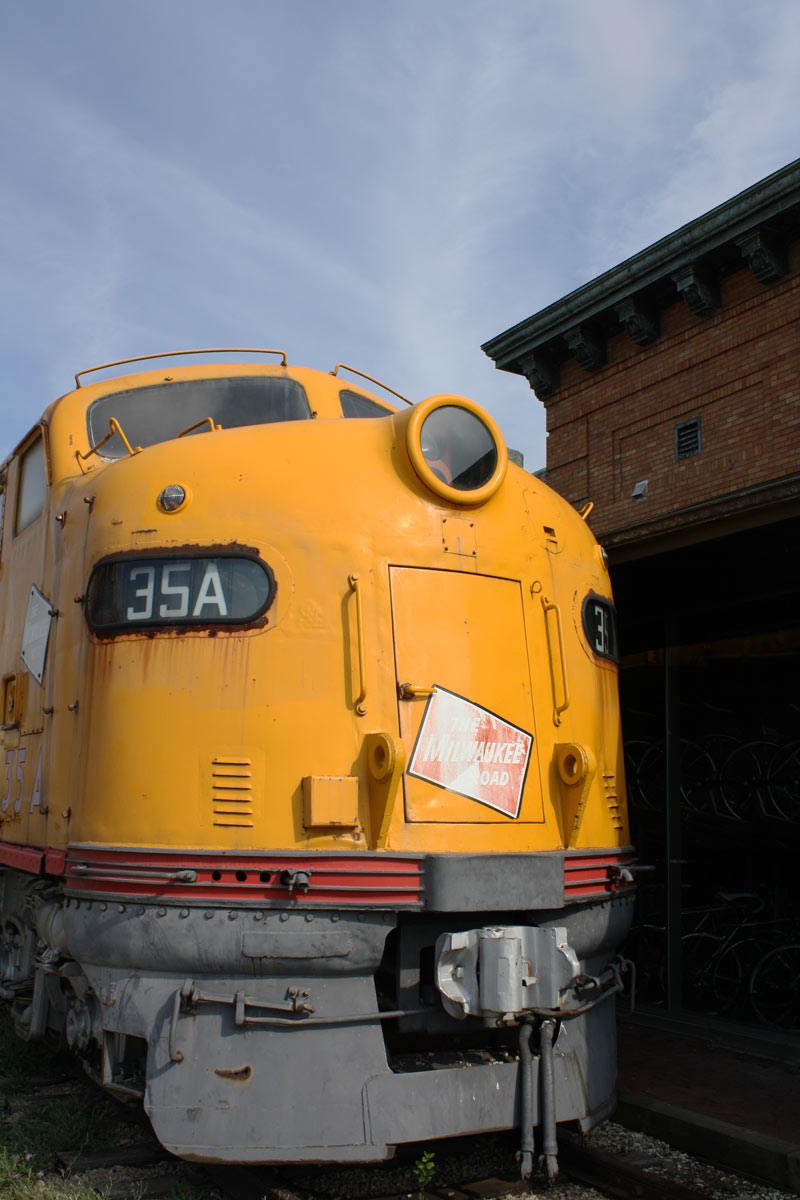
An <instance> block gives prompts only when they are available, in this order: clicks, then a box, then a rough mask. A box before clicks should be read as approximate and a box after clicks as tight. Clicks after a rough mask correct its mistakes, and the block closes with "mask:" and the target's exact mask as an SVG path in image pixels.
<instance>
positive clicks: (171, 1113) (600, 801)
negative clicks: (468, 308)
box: [0, 351, 633, 1172]
mask: <svg viewBox="0 0 800 1200" xmlns="http://www.w3.org/2000/svg"><path fill="white" fill-rule="evenodd" d="M186 353H200V352H186ZM226 353H230V352H226ZM236 353H237V354H238V358H237V361H236V362H234V363H230V362H228V363H226V362H224V361H219V356H220V355H221V354H222V352H205V355H206V357H208V356H209V354H215V355H217V361H215V362H213V363H211V364H209V362H207V361H203V362H201V361H199V360H197V359H191V360H189V361H190V363H191V365H186V364H185V362H183V360H181V362H180V363H179V364H178V365H177V366H174V365H172V363H173V362H174V361H176V359H177V356H170V364H169V365H168V366H167V367H166V368H165V367H164V366H161V367H160V368H153V367H152V365H151V364H150V363H149V362H148V363H147V369H144V370H143V369H141V368H138V373H136V374H128V375H122V376H117V377H108V368H116V367H119V366H121V365H123V364H118V363H112V364H106V367H105V368H104V374H105V377H104V378H103V379H102V381H101V382H88V380H87V377H88V375H89V372H81V373H79V374H78V375H77V376H76V381H75V382H76V386H75V389H74V390H72V391H71V392H69V393H68V394H66V395H65V396H62V397H61V398H60V399H59V400H57V401H55V402H54V403H53V404H52V405H51V406H50V408H49V409H48V410H47V411H46V413H45V414H44V416H43V417H42V419H41V421H40V422H39V423H38V424H37V425H36V426H35V428H34V429H33V430H32V431H31V433H30V434H29V435H28V436H27V437H26V438H25V439H24V440H23V441H22V442H21V443H20V445H19V446H18V447H17V448H16V450H15V451H14V452H13V454H11V455H10V457H9V458H8V459H7V460H6V462H5V464H4V465H3V467H2V475H0V484H1V485H2V491H3V498H4V501H5V505H4V520H3V528H2V547H1V554H0V630H1V632H2V640H1V641H0V654H1V655H2V657H1V658H0V672H1V673H2V684H1V686H2V695H1V697H0V702H1V703H2V737H3V749H4V755H5V759H4V763H5V772H4V780H3V781H2V782H0V789H2V794H1V795H0V875H2V889H1V890H0V895H1V896H2V903H3V907H2V914H1V918H2V929H1V930H0V996H2V998H3V999H4V1000H6V1001H7V1002H8V1006H9V1007H10V1011H11V1015H12V1018H13V1020H14V1022H15V1025H16V1028H17V1030H18V1032H19V1033H20V1034H21V1035H22V1036H23V1037H26V1038H30V1039H33V1038H39V1037H43V1036H45V1035H46V1034H50V1033H54V1034H57V1035H59V1036H61V1037H62V1038H63V1039H64V1040H65V1041H66V1043H68V1045H69V1046H70V1047H71V1048H72V1049H73V1050H75V1051H76V1052H78V1053H80V1054H81V1055H82V1056H83V1057H84V1059H85V1060H86V1063H87V1065H88V1066H89V1068H90V1069H91V1070H92V1071H93V1072H94V1073H95V1075H96V1077H97V1078H98V1079H99V1080H100V1081H101V1082H102V1084H103V1085H104V1086H106V1087H107V1088H110V1089H112V1090H114V1091H116V1092H117V1093H119V1094H125V1095H135V1096H140V1097H141V1098H142V1099H143V1102H144V1106H145V1109H146V1111H147V1113H148V1116H149V1118H150V1120H151V1122H152V1124H153V1127H154V1129H155V1132H156V1134H157V1136H158V1137H159V1139H160V1140H161V1142H162V1143H163V1144H164V1145H165V1146H166V1147H167V1148H168V1149H169V1150H171V1151H172V1152H173V1153H175V1154H177V1155H180V1156H182V1157H185V1158H190V1159H197V1160H205V1161H229V1162H260V1163H264V1162H291V1161H357V1160H376V1159H380V1158H385V1157H387V1156H389V1155H390V1154H391V1153H392V1150H393V1147H394V1146H395V1145H397V1144H398V1143H401V1142H406V1141H419V1140H422V1139H426V1138H436V1137H444V1136H450V1135H457V1134H466V1133H473V1132H478V1131H484V1130H491V1129H503V1128H511V1127H514V1126H519V1127H520V1128H521V1130H522V1141H523V1168H524V1170H525V1171H528V1172H529V1171H530V1166H531V1162H532V1155H533V1129H534V1126H537V1125H539V1126H541V1127H542V1129H543V1131H544V1145H543V1151H544V1155H545V1157H546V1159H547V1161H548V1165H549V1167H550V1169H551V1171H552V1170H553V1169H554V1162H555V1160H554V1155H555V1152H556V1148H555V1125H556V1123H557V1122H560V1121H573V1122H577V1123H578V1124H579V1125H580V1127H581V1128H584V1129H586V1128H589V1127H591V1125H592V1124H594V1123H595V1122H596V1121H597V1120H599V1119H600V1118H601V1117H602V1116H604V1115H605V1114H606V1113H607V1112H608V1111H609V1108H610V1106H611V1104H612V1103H613V1089H614V1080H615V1040H614V1001H613V996H614V994H615V993H616V992H617V991H619V989H620V986H621V982H620V960H619V959H618V958H616V957H615V955H616V949H617V946H618V945H619V942H620V941H621V939H622V937H623V936H624V933H625V931H626V929H627V927H628V924H629V922H630V914H631V906H632V901H633V886H632V876H631V872H630V869H629V867H630V862H631V849H630V846H629V845H628V841H629V836H628V826H627V817H626V810H625V799H624V781H623V775H622V753H621V742H620V729H619V716H618V704H617V665H616V657H617V652H616V640H615V633H614V613H613V607H612V601H611V595H610V588H609V578H608V573H607V571H606V567H605V564H604V560H603V554H602V551H601V549H600V547H599V546H598V545H597V544H596V542H595V540H594V538H593V537H592V534H591V532H590V531H589V529H588V527H587V525H586V523H585V520H583V519H582V518H581V515H580V514H577V513H575V512H574V511H573V510H572V509H571V508H570V507H569V506H568V505H567V504H566V503H565V502H564V501H563V500H562V499H560V498H559V497H558V496H557V495H555V494H554V493H553V492H552V491H550V490H549V489H548V488H547V487H546V486H545V485H544V484H543V483H542V482H540V481H539V480H537V479H536V478H534V477H532V476H530V475H529V474H527V473H526V472H525V471H523V470H522V469H521V468H520V467H518V466H516V465H515V464H513V463H510V462H509V461H508V454H507V451H506V447H505V445H504V442H503V438H502V435H501V433H500V431H499V429H498V428H497V426H496V424H495V422H494V421H493V420H492V418H491V417H490V416H489V415H488V414H487V413H486V412H485V411H484V410H483V409H481V408H480V407H479V406H478V405H477V404H475V403H473V402H472V401H470V400H467V399H464V398H463V397H460V396H450V395H439V396H432V397H430V398H429V399H427V400H424V401H422V402H420V403H418V404H416V405H414V406H411V407H407V408H406V407H402V406H396V405H395V404H394V403H391V404H390V403H387V402H386V401H385V400H384V399H382V398H380V397H379V396H378V395H376V394H374V392H372V391H370V390H368V389H367V388H365V387H364V386H362V385H361V384H358V383H352V382H350V381H349V380H346V379H345V378H344V377H343V375H342V374H341V373H340V372H341V364H340V366H339V367H337V369H336V370H335V371H333V372H331V373H329V374H325V373H323V372H319V371H314V370H310V369H305V368H299V367H293V366H290V365H288V364H287V361H286V356H285V355H284V354H282V353H281V352H273V351H266V352H254V351H247V352H236ZM262 353H263V354H266V355H267V356H268V357H267V359H266V360H265V359H263V358H260V357H259V356H260V355H261V354H262ZM148 357H149V358H153V359H155V358H158V357H162V358H163V357H165V356H148ZM273 359H276V361H272V360H273ZM126 361H127V362H137V363H140V362H142V361H144V360H126ZM93 370H94V371H99V370H101V369H100V368H94V369H93ZM348 371H349V369H348ZM350 374H358V373H357V372H352V371H350ZM360 378H361V379H365V380H367V377H364V376H361V377H360ZM367 382H370V381H369V380H367ZM372 382H374V381H372ZM401 399H402V398H401Z"/></svg>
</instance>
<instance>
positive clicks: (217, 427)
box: [178, 417, 222, 438]
mask: <svg viewBox="0 0 800 1200" xmlns="http://www.w3.org/2000/svg"><path fill="white" fill-rule="evenodd" d="M201 425H208V428H209V429H210V430H211V432H212V433H217V432H218V431H219V430H220V429H222V426H221V425H215V424H214V418H213V417H203V419H202V421H195V423H194V425H190V426H189V428H188V429H184V430H182V431H181V432H180V433H179V434H178V437H179V438H182V437H186V435H187V433H192V431H193V430H195V429H199V428H200V426H201Z"/></svg>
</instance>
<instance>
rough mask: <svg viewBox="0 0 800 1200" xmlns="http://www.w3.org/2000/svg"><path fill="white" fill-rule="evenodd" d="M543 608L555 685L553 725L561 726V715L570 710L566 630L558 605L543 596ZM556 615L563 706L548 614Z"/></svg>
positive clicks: (552, 678)
mask: <svg viewBox="0 0 800 1200" xmlns="http://www.w3.org/2000/svg"><path fill="white" fill-rule="evenodd" d="M542 608H543V609H544V628H545V633H546V634H547V654H548V657H549V659H550V679H551V681H552V684H553V724H554V725H560V724H561V714H562V713H563V712H564V710H565V709H567V708H569V681H568V680H567V656H566V654H565V652H564V630H563V629H562V626H561V609H560V608H559V607H558V605H557V604H556V603H555V602H554V601H551V600H548V599H547V597H546V596H542ZM551 612H552V613H555V618H556V632H557V634H558V655H559V662H560V664H561V683H562V686H563V689H564V699H563V701H562V703H561V704H559V703H558V685H557V683H556V667H555V662H554V661H553V643H552V639H551V636H550V622H549V621H548V619H547V617H548V613H551Z"/></svg>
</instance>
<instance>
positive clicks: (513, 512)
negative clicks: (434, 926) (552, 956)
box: [0, 363, 628, 852]
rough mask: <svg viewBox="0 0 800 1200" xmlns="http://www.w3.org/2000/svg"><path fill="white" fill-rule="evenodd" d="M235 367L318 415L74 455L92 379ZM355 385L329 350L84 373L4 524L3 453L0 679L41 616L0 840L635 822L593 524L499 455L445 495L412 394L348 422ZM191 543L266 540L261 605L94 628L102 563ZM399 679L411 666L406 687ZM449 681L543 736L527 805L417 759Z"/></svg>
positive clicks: (235, 545)
mask: <svg viewBox="0 0 800 1200" xmlns="http://www.w3.org/2000/svg"><path fill="white" fill-rule="evenodd" d="M236 375H242V376H253V375H264V376H272V377H275V376H277V377H283V378H289V379H293V380H296V381H297V382H298V383H300V384H301V385H302V386H303V387H304V388H305V391H306V394H307V396H308V399H309V403H310V408H311V410H312V413H313V414H314V415H313V417H312V418H311V419H309V420H296V421H285V422H279V423H276V424H271V425H254V426H247V427H243V428H227V429H226V428H223V429H221V430H219V431H214V432H212V431H211V429H210V428H209V429H208V430H206V431H204V432H196V433H194V434H192V435H191V436H188V437H183V438H176V437H174V438H172V439H170V440H167V441H164V442H160V443H157V444H154V445H150V446H145V447H144V448H143V449H142V450H141V451H140V452H136V453H133V454H130V455H129V454H127V453H126V454H125V455H124V456H123V457H122V458H119V459H116V460H109V459H106V458H104V457H103V453H102V450H99V451H98V452H97V453H95V454H91V455H90V451H91V450H92V449H93V447H92V445H91V443H90V440H89V434H88V428H87V421H86V412H87V408H88V407H89V405H91V404H92V403H93V402H94V401H95V400H96V399H98V398H100V397H102V396H105V395H107V394H109V393H113V392H118V391H122V390H130V389H134V388H137V387H143V386H147V387H152V386H153V385H156V384H157V385H159V386H161V385H163V387H164V404H165V405H167V404H169V388H170V385H171V383H172V382H174V381H176V380H177V381H186V380H198V381H200V380H206V379H213V378H220V377H231V376H236ZM343 390H348V391H350V392H355V393H358V394H359V395H364V396H365V397H367V396H369V393H367V392H366V391H364V389H362V388H360V387H359V386H358V385H357V384H353V383H352V382H350V381H345V380H343V379H340V378H337V377H333V376H329V375H325V374H323V373H320V372H315V371H310V370H308V369H302V368H294V367H284V366H282V365H280V364H275V365H262V364H252V363H237V364H235V365H230V364H224V363H223V364H213V365H211V366H209V365H208V364H199V363H193V364H192V365H190V366H180V367H177V368H171V369H169V370H147V371H144V372H141V373H140V374H138V375H133V376H128V377H125V378H124V380H122V381H121V380H106V381H99V382H92V383H91V384H87V385H86V386H82V387H80V388H78V389H76V390H75V391H74V392H71V393H69V394H67V395H66V396H64V397H62V398H61V400H59V401H56V402H55V403H54V404H53V405H51V407H50V408H49V409H48V411H47V412H46V414H45V416H44V418H43V428H44V430H45V440H46V447H47V451H48V480H49V483H48V490H47V504H46V506H45V511H44V512H43V513H42V515H41V516H40V517H39V518H37V519H36V520H34V521H33V522H32V523H31V524H30V525H29V526H28V527H27V528H26V529H25V530H23V531H21V532H20V533H19V534H15V533H14V529H13V522H12V521H11V519H10V514H11V513H13V511H14V503H15V496H16V488H17V481H18V475H19V451H17V452H15V453H14V454H12V456H11V457H10V458H9V459H8V460H7V463H6V467H5V469H4V478H5V485H4V486H5V493H6V520H5V528H4V530H3V540H2V556H1V557H0V679H2V680H8V679H10V678H12V677H14V676H16V675H18V674H19V673H20V671H22V672H23V673H25V667H24V665H22V664H21V662H20V647H21V642H22V637H23V629H24V620H25V607H26V599H27V597H28V594H29V592H30V588H31V586H35V587H36V588H37V589H38V590H39V591H40V592H41V593H42V594H43V595H44V596H45V597H46V598H47V599H48V601H49V602H50V603H51V605H52V610H53V612H54V613H55V614H57V615H55V616H54V617H53V620H52V625H51V629H50V635H49V644H48V646H47V656H46V664H45V670H44V676H43V680H42V683H41V685H40V684H39V683H37V682H36V681H35V680H33V679H32V678H31V677H30V675H29V673H26V674H25V689H24V690H25V714H24V720H23V721H21V722H19V723H16V724H15V722H14V721H13V720H12V721H8V720H6V721H5V722H4V728H3V730H2V751H3V757H2V758H0V770H2V772H3V776H4V778H3V781H2V782H0V789H2V791H1V792H0V841H4V842H9V843H12V844H20V845H25V846H46V847H52V848H59V847H64V846H66V844H67V843H68V842H92V843H100V844H105V843H111V844H114V845H131V846H158V847H169V846H175V847H186V846H196V847H200V848H207V849H221V850H237V849H267V848H277V849H291V848H297V847H306V848H320V849H325V848H343V849H344V848H350V849H352V848H363V849H379V850H381V849H392V850H408V851H419V852H424V851H427V850H430V851H433V850H436V851H484V850H498V851H501V850H502V851H514V850H519V851H523V850H529V849H553V848H558V847H561V846H567V845H569V846H571V847H575V848H581V847H590V846H603V847H612V846H617V845H625V844H627V841H628V830H627V824H626V816H625V805H624V780H623V777H622V753H621V744H620V731H619V716H618V708H617V698H616V674H617V673H616V667H615V665H614V664H613V662H610V661H608V660H607V659H603V658H601V657H598V655H597V654H596V653H594V651H593V649H592V647H591V645H590V644H589V641H588V639H587V636H586V633H585V631H584V629H583V627H582V621H581V605H582V603H583V600H584V598H585V597H586V595H587V594H589V593H590V592H592V593H593V594H595V595H598V596H601V597H602V596H609V582H608V576H607V573H606V571H605V568H604V566H603V563H602V559H601V556H600V555H599V553H598V551H597V547H596V545H595V543H594V540H593V538H592V535H591V532H590V531H589V530H588V528H587V526H586V525H585V523H584V522H583V521H582V520H581V518H580V516H579V515H578V514H577V513H575V512H573V511H572V510H571V509H570V508H569V506H568V505H567V504H566V503H565V502H564V501H563V500H561V499H560V498H559V497H558V496H556V495H555V494H554V493H552V492H551V491H549V490H548V489H547V488H546V487H545V486H544V485H543V484H541V483H540V482H539V481H538V480H536V479H533V478H532V477H531V476H529V475H527V474H526V473H525V472H524V471H522V470H521V469H520V468H518V467H517V466H515V465H514V464H508V467H507V470H504V471H503V472H499V471H498V472H496V475H495V477H494V482H493V483H492V486H491V488H490V489H489V491H491V494H490V495H488V498H486V499H484V500H483V501H482V502H481V503H478V504H476V505H470V504H469V503H468V500H469V497H467V498H466V500H465V502H464V503H463V504H461V503H459V502H457V501H454V500H453V499H452V497H448V498H444V496H443V495H436V494H434V493H433V492H432V490H431V489H430V488H428V487H426V485H425V481H424V479H423V478H422V477H421V476H420V473H419V471H418V470H416V469H415V465H414V462H413V461H412V458H411V456H410V455H409V452H408V448H407V430H408V423H409V419H410V418H409V411H410V412H413V410H408V411H401V412H397V413H395V414H392V413H391V412H389V411H388V409H387V416H386V417H385V418H384V419H365V420H355V419H349V420H345V419H342V410H341V405H340V400H339V393H340V392H341V391H343ZM373 399H374V400H376V401H378V402H380V403H385V402H384V401H383V400H381V398H380V397H373ZM123 424H124V422H123ZM21 448H24V447H21ZM21 448H20V449H21ZM133 448H134V449H135V447H133ZM498 479H499V480H500V482H499V484H498V483H497V480H498ZM170 484H180V485H181V486H183V487H184V488H185V490H186V493H187V500H186V502H185V503H184V504H183V505H182V506H181V507H180V508H179V509H178V510H177V511H175V512H173V513H166V512H164V511H163V509H162V508H160V507H159V504H158V497H159V495H160V493H161V492H162V490H163V489H164V487H166V486H167V485H170ZM492 489H493V490H492ZM199 553H205V554H208V555H213V554H223V555H229V554H247V555H249V556H255V557H257V558H259V559H261V560H263V561H264V562H265V563H267V564H268V565H269V568H270V569H271V571H272V574H273V576H274V581H275V596H274V599H273V601H272V602H271V604H270V606H269V607H268V609H267V612H266V613H265V615H264V617H263V618H262V619H259V620H258V621H255V622H253V623H252V624H250V625H243V626H241V627H233V626H225V625H219V626H218V627H217V628H212V627H206V628H199V627H198V628H170V629H158V630H139V629H125V630H121V631H117V632H114V633H113V634H103V635H100V634H98V633H93V632H92V631H91V630H90V628H89V625H88V623H87V619H86V613H85V596H86V592H87V586H88V583H89V579H90V575H91V572H92V569H93V568H94V567H95V566H96V564H97V563H98V562H100V561H103V560H106V559H109V558H116V557H120V558H125V557H127V556H132V557H137V556H138V557H142V558H146V557H147V556H148V555H172V556H174V557H175V558H176V559H180V557H181V555H183V556H186V555H189V554H199ZM556 609H557V611H558V617H559V624H558V628H556V626H555V616H554V614H555V611H556ZM403 684H410V685H412V687H414V686H416V687H417V688H419V689H422V690H421V691H420V692H419V693H418V694H414V693H413V691H412V692H409V693H407V694H406V696H405V698H403V697H401V696H400V694H399V688H400V687H401V685H403ZM437 685H438V686H439V687H441V688H445V689H448V690H449V691H451V692H452V693H455V694H457V695H458V696H460V697H464V698H465V700H466V701H468V702H469V703H472V704H474V705H476V706H479V707H480V708H481V709H484V710H487V711H489V712H491V713H494V714H496V715H497V716H498V717H499V718H501V719H502V720H503V721H505V722H509V723H511V724H512V725H514V726H517V727H519V728H520V729H521V730H523V731H527V733H528V734H530V736H531V737H532V739H533V740H532V748H531V751H530V761H529V763H528V768H527V776H526V779H525V786H524V794H523V795H522V797H521V805H520V809H519V814H518V816H514V817H511V816H509V815H506V814H503V813H502V812H499V811H497V810H495V809H492V808H491V807H488V806H487V805H485V804H482V803H480V802H477V801H475V800H474V799H470V798H468V797H466V796H464V795H460V794H458V793H456V792H451V791H449V790H448V789H446V788H442V787H440V786H436V785H435V784H433V783H430V782H426V781H425V780H424V779H420V778H417V777H413V776H410V775H409V773H408V763H409V760H410V758H411V755H412V752H413V750H414V746H415V740H416V737H417V734H418V732H419V726H420V721H421V719H422V713H423V711H424V710H425V706H426V704H427V703H428V698H427V697H428V696H429V692H428V691H427V689H432V688H433V687H434V686H437ZM9 686H10V685H7V684H4V688H5V702H4V705H5V713H6V715H8V714H9V711H10V709H9V705H10V704H11V700H10V699H9V696H10V691H9ZM567 698H568V703H565V700H566V699H567ZM12 715H13V714H12ZM565 745H575V746H581V747H585V748H586V753H587V756H590V757H591V760H592V761H593V762H594V763H595V769H594V770H593V772H592V773H591V777H590V778H589V774H588V772H587V774H586V775H584V776H583V777H582V778H581V781H580V782H579V783H576V782H575V781H574V780H570V779H569V778H567V779H566V780H565V779H564V774H563V770H560V769H559V759H558V754H559V748H560V747H563V746H565ZM506 753H507V754H508V755H511V756H512V757H513V753H516V751H513V750H507V751H506ZM519 753H520V754H521V753H522V751H520V752H519ZM506 762H508V760H506ZM504 765H505V764H504ZM512 765H514V764H512ZM562 768H563V761H562ZM334 780H340V781H344V782H343V784H342V787H338V789H337V787H334V785H333V783H331V781H334ZM304 781H312V782H311V783H309V782H306V783H304ZM576 788H579V789H583V790H582V791H580V794H579V795H576Z"/></svg>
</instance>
